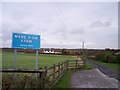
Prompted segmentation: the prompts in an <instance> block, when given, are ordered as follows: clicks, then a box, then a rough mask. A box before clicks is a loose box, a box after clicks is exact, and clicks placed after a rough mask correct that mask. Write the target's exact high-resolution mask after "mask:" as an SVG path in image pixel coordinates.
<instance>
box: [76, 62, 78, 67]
mask: <svg viewBox="0 0 120 90" xmlns="http://www.w3.org/2000/svg"><path fill="white" fill-rule="evenodd" d="M77 65H78V60H76V69H77Z"/></svg>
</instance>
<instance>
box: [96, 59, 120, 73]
mask: <svg viewBox="0 0 120 90" xmlns="http://www.w3.org/2000/svg"><path fill="white" fill-rule="evenodd" d="M97 62H98V63H100V64H102V65H105V66H107V67H109V68H111V69H113V70H115V71H120V68H118V67H119V64H118V63H105V62H101V61H97Z"/></svg>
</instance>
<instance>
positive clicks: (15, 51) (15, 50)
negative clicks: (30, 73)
mask: <svg viewBox="0 0 120 90" xmlns="http://www.w3.org/2000/svg"><path fill="white" fill-rule="evenodd" d="M16 55H17V49H14V69H15V70H16V69H17V66H16ZM14 79H16V73H14Z"/></svg>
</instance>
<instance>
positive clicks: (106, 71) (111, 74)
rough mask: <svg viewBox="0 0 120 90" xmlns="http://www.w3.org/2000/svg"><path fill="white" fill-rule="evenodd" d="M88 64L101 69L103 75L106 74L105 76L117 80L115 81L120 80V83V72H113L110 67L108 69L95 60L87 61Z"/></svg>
mask: <svg viewBox="0 0 120 90" xmlns="http://www.w3.org/2000/svg"><path fill="white" fill-rule="evenodd" d="M86 63H89V64H91V65H92V66H93V67H94V68H97V69H99V70H100V71H101V72H102V73H104V74H105V75H107V76H108V77H110V78H115V79H117V80H119V81H120V77H118V76H119V75H120V72H118V71H114V70H112V69H110V68H108V67H106V66H104V65H102V64H100V63H98V62H96V61H94V60H88V59H87V60H86Z"/></svg>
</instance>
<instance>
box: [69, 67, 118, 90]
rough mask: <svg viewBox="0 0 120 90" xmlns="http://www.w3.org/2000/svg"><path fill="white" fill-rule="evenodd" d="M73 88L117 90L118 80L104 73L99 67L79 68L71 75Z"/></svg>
mask: <svg viewBox="0 0 120 90" xmlns="http://www.w3.org/2000/svg"><path fill="white" fill-rule="evenodd" d="M71 86H72V87H73V88H115V90H116V89H117V90H118V80H116V79H114V78H110V77H108V76H107V75H104V74H103V73H102V72H101V71H100V70H99V69H92V70H80V71H77V72H75V73H74V74H73V75H72V79H71Z"/></svg>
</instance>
